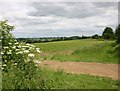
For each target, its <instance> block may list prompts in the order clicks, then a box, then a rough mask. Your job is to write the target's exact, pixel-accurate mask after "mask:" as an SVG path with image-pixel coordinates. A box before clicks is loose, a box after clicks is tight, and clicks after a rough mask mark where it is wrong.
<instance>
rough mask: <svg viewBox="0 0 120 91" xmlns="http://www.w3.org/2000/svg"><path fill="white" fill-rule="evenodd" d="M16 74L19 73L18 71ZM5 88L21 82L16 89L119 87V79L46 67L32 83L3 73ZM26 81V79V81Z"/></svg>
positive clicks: (39, 71)
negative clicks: (65, 71) (71, 72)
mask: <svg viewBox="0 0 120 91" xmlns="http://www.w3.org/2000/svg"><path fill="white" fill-rule="evenodd" d="M14 72H16V74H17V73H18V72H17V71H14ZM3 76H4V77H3V81H6V82H7V83H5V82H3V85H2V86H3V88H4V89H15V88H16V84H18V83H19V85H20V84H21V85H20V87H18V88H16V89H24V88H26V89H28V88H29V89H58V88H59V89H73V88H74V89H117V88H118V81H117V80H112V79H110V78H104V77H98V76H91V75H87V74H81V75H78V74H70V73H64V72H63V71H62V70H60V69H59V70H58V71H53V70H48V69H44V68H42V69H41V68H39V69H38V70H37V75H35V76H34V77H33V78H32V79H31V80H30V83H27V82H28V80H26V79H24V80H26V83H20V82H22V80H21V81H18V80H16V75H14V74H12V73H9V75H8V74H7V75H6V74H4V75H3ZM24 82H25V81H24Z"/></svg>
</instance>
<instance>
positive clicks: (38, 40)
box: [16, 36, 90, 43]
mask: <svg viewBox="0 0 120 91" xmlns="http://www.w3.org/2000/svg"><path fill="white" fill-rule="evenodd" d="M88 38H90V37H89V36H82V37H81V36H71V37H43V38H16V39H17V41H19V42H25V43H43V42H53V41H65V40H77V39H88Z"/></svg>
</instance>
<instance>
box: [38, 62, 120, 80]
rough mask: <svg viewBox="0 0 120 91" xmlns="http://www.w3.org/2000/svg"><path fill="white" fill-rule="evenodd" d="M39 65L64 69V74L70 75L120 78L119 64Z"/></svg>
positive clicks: (66, 63)
mask: <svg viewBox="0 0 120 91" xmlns="http://www.w3.org/2000/svg"><path fill="white" fill-rule="evenodd" d="M39 65H41V66H48V67H50V68H52V69H54V70H57V69H63V70H64V72H68V73H76V74H91V75H98V76H104V77H111V78H113V79H114V80H116V79H118V78H119V77H118V65H117V64H103V63H95V62H59V61H42V62H41V63H40V64H39ZM119 67H120V64H119ZM119 72H120V70H119Z"/></svg>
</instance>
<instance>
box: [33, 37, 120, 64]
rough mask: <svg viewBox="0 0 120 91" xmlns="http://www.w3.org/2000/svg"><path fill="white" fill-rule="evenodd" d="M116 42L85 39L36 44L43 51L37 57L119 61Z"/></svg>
mask: <svg viewBox="0 0 120 91" xmlns="http://www.w3.org/2000/svg"><path fill="white" fill-rule="evenodd" d="M114 42H115V41H107V40H105V41H99V40H95V39H84V40H71V41H60V42H48V43H34V45H35V46H37V47H39V48H41V50H42V52H43V53H42V54H40V55H39V54H38V55H37V57H36V58H37V59H39V57H41V58H42V59H44V60H58V61H77V62H80V61H82V62H101V63H118V51H117V50H116V46H114ZM41 58H40V59H41Z"/></svg>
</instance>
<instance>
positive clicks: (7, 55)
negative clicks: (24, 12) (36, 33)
mask: <svg viewBox="0 0 120 91" xmlns="http://www.w3.org/2000/svg"><path fill="white" fill-rule="evenodd" d="M13 29H14V26H12V25H10V24H8V23H7V21H1V22H0V30H1V31H2V33H1V34H2V36H1V39H0V41H1V40H2V52H1V54H2V71H3V72H2V75H3V77H2V87H3V89H10V88H12V89H21V88H22V89H23V88H28V89H30V88H32V87H36V85H35V81H36V78H35V77H36V75H37V73H36V72H37V67H36V65H35V63H34V62H33V58H34V54H33V53H35V50H36V51H37V52H40V50H39V49H38V48H36V47H35V46H34V45H31V44H25V43H19V42H17V40H15V38H14V36H13V35H12V34H11V33H10V32H11V31H12V30H13ZM31 84H32V85H33V86H31Z"/></svg>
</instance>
